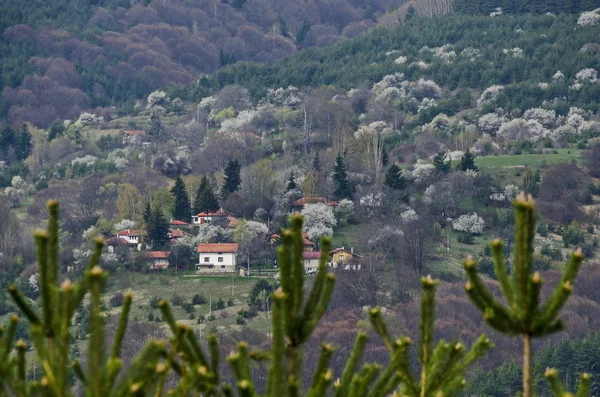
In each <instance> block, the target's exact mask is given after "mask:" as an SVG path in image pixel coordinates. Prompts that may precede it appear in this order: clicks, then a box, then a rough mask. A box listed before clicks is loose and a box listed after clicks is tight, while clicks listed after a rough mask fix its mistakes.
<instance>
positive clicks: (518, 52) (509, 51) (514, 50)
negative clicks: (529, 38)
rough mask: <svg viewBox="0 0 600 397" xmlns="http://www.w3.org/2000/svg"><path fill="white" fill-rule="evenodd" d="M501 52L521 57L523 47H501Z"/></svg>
mask: <svg viewBox="0 0 600 397" xmlns="http://www.w3.org/2000/svg"><path fill="white" fill-rule="evenodd" d="M502 52H503V53H504V54H505V55H510V56H512V57H513V58H523V49H522V48H520V47H514V48H509V49H506V48H505V49H503V50H502Z"/></svg>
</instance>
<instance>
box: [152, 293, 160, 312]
mask: <svg viewBox="0 0 600 397" xmlns="http://www.w3.org/2000/svg"><path fill="white" fill-rule="evenodd" d="M161 300H162V298H161V297H160V296H151V297H150V307H151V308H153V309H158V304H159V302H160V301H161Z"/></svg>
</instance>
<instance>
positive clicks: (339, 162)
mask: <svg viewBox="0 0 600 397" xmlns="http://www.w3.org/2000/svg"><path fill="white" fill-rule="evenodd" d="M333 182H334V184H335V188H334V195H335V197H336V198H337V199H344V198H349V197H350V195H351V193H352V192H351V191H350V185H349V184H348V171H347V170H346V162H345V160H344V156H342V155H341V153H338V155H337V156H336V158H335V166H334V167H333Z"/></svg>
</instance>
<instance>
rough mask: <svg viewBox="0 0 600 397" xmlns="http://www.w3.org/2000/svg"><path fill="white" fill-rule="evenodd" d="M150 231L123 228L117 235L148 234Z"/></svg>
mask: <svg viewBox="0 0 600 397" xmlns="http://www.w3.org/2000/svg"><path fill="white" fill-rule="evenodd" d="M147 235H148V233H147V232H146V231H145V230H132V229H127V230H121V231H120V232H117V236H147Z"/></svg>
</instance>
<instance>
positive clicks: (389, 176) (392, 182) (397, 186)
mask: <svg viewBox="0 0 600 397" xmlns="http://www.w3.org/2000/svg"><path fill="white" fill-rule="evenodd" d="M385 184H386V186H388V187H390V188H392V189H394V190H404V189H406V186H407V182H406V178H405V177H404V176H403V175H402V170H401V169H400V167H398V166H397V165H396V164H392V165H390V167H389V168H388V170H387V172H386V173H385Z"/></svg>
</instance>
